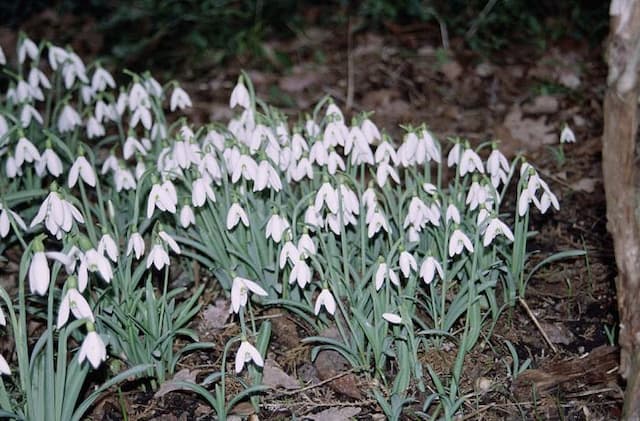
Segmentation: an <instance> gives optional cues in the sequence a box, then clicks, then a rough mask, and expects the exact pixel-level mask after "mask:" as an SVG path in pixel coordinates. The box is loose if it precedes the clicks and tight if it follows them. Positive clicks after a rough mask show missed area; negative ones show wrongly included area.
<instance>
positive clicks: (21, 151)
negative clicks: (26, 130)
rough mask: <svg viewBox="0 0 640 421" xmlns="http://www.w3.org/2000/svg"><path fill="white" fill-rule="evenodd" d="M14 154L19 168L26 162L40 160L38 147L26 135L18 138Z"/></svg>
mask: <svg viewBox="0 0 640 421" xmlns="http://www.w3.org/2000/svg"><path fill="white" fill-rule="evenodd" d="M14 156H15V160H16V166H17V167H18V168H20V167H22V164H23V163H24V162H38V161H39V160H40V153H39V152H38V149H37V148H36V147H35V146H34V145H33V143H31V141H29V139H27V138H26V137H24V136H21V137H20V139H19V140H18V143H17V144H16V150H15V155H14Z"/></svg>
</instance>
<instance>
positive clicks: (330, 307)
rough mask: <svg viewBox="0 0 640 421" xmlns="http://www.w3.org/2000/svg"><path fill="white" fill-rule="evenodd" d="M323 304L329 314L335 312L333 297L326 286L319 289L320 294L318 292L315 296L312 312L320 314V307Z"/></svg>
mask: <svg viewBox="0 0 640 421" xmlns="http://www.w3.org/2000/svg"><path fill="white" fill-rule="evenodd" d="M323 306H324V308H325V309H326V310H327V313H329V314H331V315H333V314H335V312H336V300H335V298H333V294H331V291H329V290H328V289H326V288H324V289H323V290H322V291H320V294H318V297H317V298H316V304H315V306H314V308H313V312H314V313H315V315H316V316H317V315H318V314H320V309H322V307H323Z"/></svg>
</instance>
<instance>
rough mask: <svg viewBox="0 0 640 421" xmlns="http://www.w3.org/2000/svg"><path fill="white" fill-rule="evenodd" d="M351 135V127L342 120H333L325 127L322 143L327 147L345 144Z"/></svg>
mask: <svg viewBox="0 0 640 421" xmlns="http://www.w3.org/2000/svg"><path fill="white" fill-rule="evenodd" d="M348 137H349V129H348V128H347V126H346V125H345V124H344V123H343V122H342V121H332V122H330V123H329V124H327V126H326V127H325V128H324V132H323V135H322V143H324V146H325V148H327V149H329V148H332V147H333V148H335V147H336V146H338V145H340V146H344V145H345V144H346V142H347V139H348Z"/></svg>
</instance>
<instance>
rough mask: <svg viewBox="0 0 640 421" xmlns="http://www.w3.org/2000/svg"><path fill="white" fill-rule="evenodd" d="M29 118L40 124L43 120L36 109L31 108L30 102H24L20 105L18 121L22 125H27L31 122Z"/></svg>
mask: <svg viewBox="0 0 640 421" xmlns="http://www.w3.org/2000/svg"><path fill="white" fill-rule="evenodd" d="M31 120H35V121H37V122H38V123H40V124H42V122H43V120H42V116H41V115H40V113H39V112H38V110H36V109H35V108H33V106H32V105H31V104H24V105H23V106H22V110H21V111H20V123H21V124H22V127H24V128H26V127H29V125H30V124H31Z"/></svg>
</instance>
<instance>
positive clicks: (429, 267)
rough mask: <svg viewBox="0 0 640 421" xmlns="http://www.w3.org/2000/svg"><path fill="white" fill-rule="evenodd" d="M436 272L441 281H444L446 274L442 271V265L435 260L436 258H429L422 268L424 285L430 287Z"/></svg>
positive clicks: (421, 274) (425, 260)
mask: <svg viewBox="0 0 640 421" xmlns="http://www.w3.org/2000/svg"><path fill="white" fill-rule="evenodd" d="M436 272H437V273H438V276H440V279H444V272H443V271H442V266H440V263H439V262H438V261H437V260H436V259H435V257H432V256H427V258H426V259H424V261H423V262H422V265H421V266H420V276H421V277H422V280H423V281H424V283H425V284H427V285H429V284H430V283H431V282H432V281H433V278H434V277H435V274H436Z"/></svg>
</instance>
